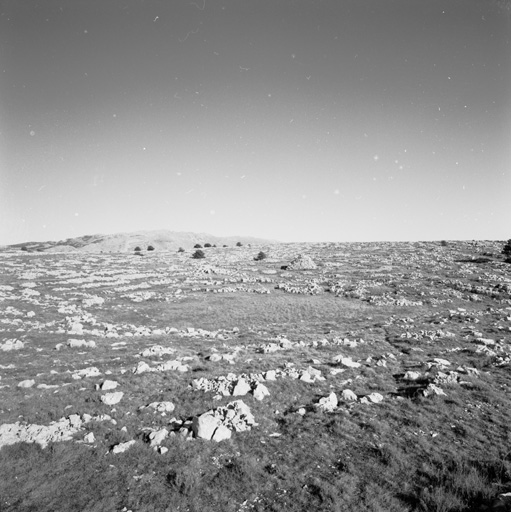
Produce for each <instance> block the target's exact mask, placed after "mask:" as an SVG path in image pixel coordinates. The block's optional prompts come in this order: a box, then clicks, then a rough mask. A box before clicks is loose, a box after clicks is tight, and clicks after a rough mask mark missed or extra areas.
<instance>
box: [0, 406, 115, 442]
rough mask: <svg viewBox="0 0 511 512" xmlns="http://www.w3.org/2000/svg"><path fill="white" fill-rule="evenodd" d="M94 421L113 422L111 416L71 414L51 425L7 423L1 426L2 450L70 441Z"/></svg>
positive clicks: (0, 440) (0, 439)
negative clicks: (14, 445)
mask: <svg viewBox="0 0 511 512" xmlns="http://www.w3.org/2000/svg"><path fill="white" fill-rule="evenodd" d="M92 419H94V420H97V421H102V420H107V419H108V420H111V418H110V416H107V415H105V416H103V417H95V418H93V417H92V416H90V415H88V414H83V415H82V416H81V417H80V415H79V414H71V415H70V416H69V417H67V418H61V419H60V420H58V421H52V422H51V423H50V424H49V425H34V424H31V425H23V424H21V423H20V422H19V421H17V422H16V423H6V424H4V425H0V448H1V447H2V446H5V445H10V444H15V443H37V444H39V445H40V446H41V447H42V448H45V447H46V446H47V445H48V443H52V442H59V441H69V440H71V439H72V438H73V436H74V435H75V434H76V433H77V432H78V431H80V430H81V429H82V428H83V426H84V425H85V424H86V423H88V422H89V421H91V420H92Z"/></svg>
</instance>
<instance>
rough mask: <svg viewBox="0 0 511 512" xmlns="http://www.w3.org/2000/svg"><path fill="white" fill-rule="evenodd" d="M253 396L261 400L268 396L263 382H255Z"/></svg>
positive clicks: (268, 393)
mask: <svg viewBox="0 0 511 512" xmlns="http://www.w3.org/2000/svg"><path fill="white" fill-rule="evenodd" d="M253 393H254V398H255V399H256V400H263V398H264V397H265V396H270V392H269V391H268V388H267V387H266V386H265V385H264V384H261V383H259V384H257V386H256V387H255V388H254V392H253Z"/></svg>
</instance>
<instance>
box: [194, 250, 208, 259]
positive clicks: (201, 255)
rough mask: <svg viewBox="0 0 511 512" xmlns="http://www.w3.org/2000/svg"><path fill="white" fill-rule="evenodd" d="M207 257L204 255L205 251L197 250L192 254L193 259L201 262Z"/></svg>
mask: <svg viewBox="0 0 511 512" xmlns="http://www.w3.org/2000/svg"><path fill="white" fill-rule="evenodd" d="M205 257H206V255H205V254H204V251H201V250H197V251H195V252H194V253H193V254H192V258H194V259H196V260H199V259H201V258H205Z"/></svg>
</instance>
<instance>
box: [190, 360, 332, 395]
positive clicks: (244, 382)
mask: <svg viewBox="0 0 511 512" xmlns="http://www.w3.org/2000/svg"><path fill="white" fill-rule="evenodd" d="M285 377H288V378H291V379H298V380H302V381H304V382H310V383H313V382H316V381H324V380H325V377H323V376H322V375H321V370H317V369H316V368H313V367H312V366H309V367H308V368H307V369H305V370H302V369H300V370H299V369H297V368H295V367H294V365H293V364H292V363H287V364H286V367H285V368H284V369H278V370H268V371H267V372H264V373H251V374H248V375H247V374H241V375H236V374H235V373H229V374H227V375H225V376H224V375H222V376H220V377H216V378H214V379H207V378H206V377H201V378H199V379H194V380H193V381H192V389H193V390H195V391H204V392H209V391H213V392H214V393H216V397H215V398H221V397H222V396H244V395H246V394H248V393H250V392H252V393H253V395H254V397H255V398H256V399H258V400H262V399H263V398H264V397H265V396H268V395H269V391H268V389H267V388H266V386H264V385H263V384H262V383H263V382H265V381H274V380H276V379H277V378H285Z"/></svg>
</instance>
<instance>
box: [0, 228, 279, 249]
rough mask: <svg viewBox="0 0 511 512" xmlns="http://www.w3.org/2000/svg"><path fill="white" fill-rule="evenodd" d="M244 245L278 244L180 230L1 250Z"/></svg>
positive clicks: (242, 237)
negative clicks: (207, 244)
mask: <svg viewBox="0 0 511 512" xmlns="http://www.w3.org/2000/svg"><path fill="white" fill-rule="evenodd" d="M238 242H240V243H242V244H243V245H247V244H253V245H263V244H274V243H278V242H277V241H275V240H266V239H263V238H254V237H248V236H227V237H221V236H213V235H209V234H207V233H189V232H179V231H167V230H160V231H135V232H133V233H116V234H114V235H86V236H80V237H77V238H68V239H66V240H60V241H48V242H25V243H20V244H14V245H7V246H3V247H1V248H0V250H8V251H12V250H26V251H29V252H34V251H37V252H90V253H98V252H133V251H134V250H135V247H140V249H142V250H143V251H145V250H147V248H148V247H149V246H150V245H151V246H152V247H154V249H155V250H156V251H177V250H178V249H179V248H180V247H182V248H183V249H185V250H190V249H192V248H193V246H194V245H195V244H201V245H204V244H206V243H209V244H211V245H216V246H218V247H221V246H222V245H228V246H230V247H232V246H234V245H236V243H238Z"/></svg>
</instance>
